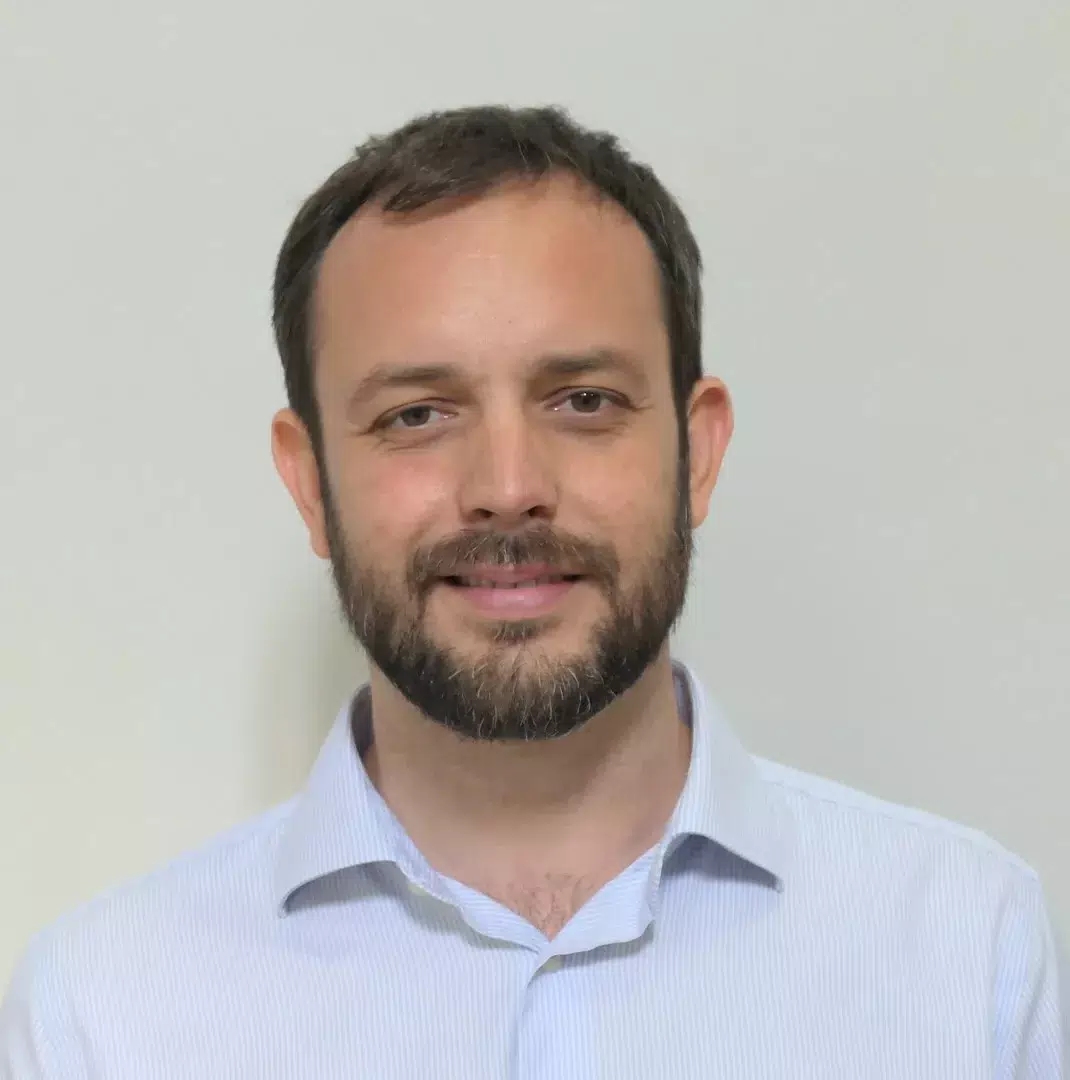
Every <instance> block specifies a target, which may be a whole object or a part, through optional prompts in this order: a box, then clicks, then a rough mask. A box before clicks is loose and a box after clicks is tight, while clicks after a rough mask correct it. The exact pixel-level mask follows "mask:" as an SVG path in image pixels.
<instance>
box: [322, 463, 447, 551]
mask: <svg viewBox="0 0 1070 1080" xmlns="http://www.w3.org/2000/svg"><path fill="white" fill-rule="evenodd" d="M338 486H339V487H341V488H342V490H343V491H344V495H341V494H339V495H337V496H336V498H337V499H338V500H339V501H340V502H342V503H343V504H344V510H341V516H342V519H343V521H344V522H345V525H346V533H347V535H348V536H350V537H352V538H353V539H354V541H356V542H357V543H359V544H360V545H361V547H362V548H363V550H366V551H372V552H376V553H379V554H381V556H382V558H383V559H384V561H397V560H398V559H399V558H403V557H404V556H406V555H407V554H408V553H409V552H410V551H411V549H412V548H413V547H414V546H415V545H417V544H418V543H420V541H421V538H422V537H423V536H424V535H425V534H426V533H427V531H428V527H429V524H430V523H431V522H432V521H434V520H436V518H437V517H438V516H439V514H440V512H441V510H440V508H441V506H442V504H443V503H444V502H445V501H446V500H447V499H448V493H449V487H448V485H447V484H446V483H445V481H444V478H443V476H442V472H441V469H435V468H433V467H431V465H430V463H426V462H420V461H418V460H416V458H415V457H409V458H407V459H405V460H401V457H400V456H397V457H395V458H394V459H393V460H389V459H388V460H376V461H365V462H361V463H360V465H359V466H356V465H355V466H353V467H352V468H350V469H347V470H344V473H343V476H342V478H341V481H340V484H339V485H338Z"/></svg>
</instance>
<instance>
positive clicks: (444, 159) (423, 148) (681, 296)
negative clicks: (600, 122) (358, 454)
mask: <svg viewBox="0 0 1070 1080" xmlns="http://www.w3.org/2000/svg"><path fill="white" fill-rule="evenodd" d="M552 171H564V172H569V173H572V174H573V175H575V176H577V177H579V178H580V179H581V180H583V181H584V182H586V183H587V184H588V185H589V186H590V187H591V188H592V189H593V190H594V191H596V192H598V193H600V194H601V195H603V196H605V197H608V198H610V199H612V200H614V201H615V202H617V203H618V204H619V205H620V206H622V207H623V208H624V209H625V210H626V211H627V212H628V213H629V214H630V215H631V216H632V218H633V219H634V220H635V221H636V222H637V224H638V225H639V226H640V227H641V228H642V230H643V232H644V233H645V234H646V237H647V240H648V241H649V243H650V246H651V248H652V249H653V252H654V255H655V257H656V259H657V262H658V267H659V269H660V273H661V282H662V294H663V303H664V306H665V318H666V324H667V330H668V336H669V345H670V350H671V357H672V361H671V363H672V371H671V377H672V386H673V396H674V400H675V402H676V410H677V417H678V421H679V427H680V433H681V449H682V452H683V454H684V455H686V453H687V441H686V433H687V426H686V416H685V405H686V402H687V399H688V397H689V395H690V393H691V390H692V388H693V387H694V385H695V383H696V382H697V381H698V379H699V378H701V376H702V347H701V346H702V325H701V323H702V285H701V272H702V258H701V255H700V252H699V247H698V243H697V241H696V240H695V237H694V234H693V233H692V231H691V227H690V225H689V224H688V221H687V218H686V217H685V215H684V212H683V210H681V208H680V206H679V204H678V203H677V202H676V200H675V199H674V198H673V196H672V195H671V194H670V193H669V192H668V191H667V190H666V189H665V187H664V186H663V185H662V183H661V182H660V181H659V180H658V178H657V177H656V176H655V175H654V172H653V170H651V169H650V168H649V167H648V166H646V165H643V164H641V163H639V162H636V161H634V160H633V159H632V158H631V157H630V156H629V154H628V153H627V152H626V151H625V150H624V149H623V148H622V147H621V145H620V143H619V141H618V139H617V138H616V137H615V136H614V135H611V134H609V133H607V132H601V131H590V130H587V129H585V128H583V127H581V126H579V125H578V124H577V123H576V122H575V121H574V120H572V118H571V117H570V116H569V115H568V114H567V113H566V112H565V111H564V110H563V109H560V108H551V107H544V108H525V109H517V108H509V107H506V106H502V105H487V106H475V107H469V108H462V109H453V110H449V111H442V112H433V113H428V114H427V115H424V116H420V117H417V118H416V119H414V120H412V121H410V122H409V123H407V124H405V125H404V126H403V127H401V128H398V129H397V130H396V131H393V132H391V133H390V134H388V135H382V136H375V137H373V138H370V139H368V140H367V141H366V142H364V143H363V144H361V145H360V146H358V147H357V148H356V150H355V152H354V154H353V156H352V157H351V158H350V159H349V160H348V161H347V162H346V163H345V164H344V165H342V166H341V167H340V168H338V169H337V170H335V172H334V173H332V174H331V176H330V177H328V179H327V180H326V182H325V183H324V184H323V185H322V186H321V187H320V188H319V189H318V190H317V191H315V192H313V194H312V195H310V196H309V197H308V199H307V200H306V201H305V203H304V204H303V205H302V206H301V209H300V210H299V211H298V213H297V216H296V217H295V218H294V221H293V223H292V224H291V226H290V228H289V231H288V232H287V234H286V238H285V240H284V241H283V244H282V248H281V250H280V252H279V257H278V262H277V264H276V268H275V281H274V291H273V316H272V322H273V325H274V329H275V340H276V343H277V345H278V349H279V355H280V357H281V359H282V367H283V373H284V376H285V380H286V394H287V397H288V399H289V403H290V407H291V408H292V409H293V410H294V412H295V413H297V415H298V416H299V417H300V419H301V421H302V423H303V424H304V425H305V427H306V428H307V429H308V431H309V435H310V437H311V439H312V443H313V446H314V447H315V449H316V453H317V456H319V455H320V452H321V450H322V431H321V427H320V416H319V409H318V406H317V403H316V394H315V379H314V352H315V347H314V334H313V329H314V327H313V325H312V324H313V310H314V305H313V299H314V293H315V287H316V279H317V276H318V273H319V267H320V264H321V261H322V258H323V255H324V252H325V251H326V250H327V247H328V246H329V245H330V243H331V241H332V240H333V239H334V237H335V236H336V235H337V234H338V232H339V230H340V229H341V228H342V227H343V226H344V225H345V224H346V222H347V221H349V219H350V218H352V217H353V215H354V214H356V213H357V211H358V210H359V209H360V208H361V207H362V206H364V205H366V204H368V203H370V202H372V201H377V202H378V203H379V205H380V207H381V209H382V210H383V211H384V212H385V213H396V214H404V213H407V212H410V211H414V210H417V209H420V208H421V207H424V206H428V205H430V204H431V203H435V202H439V201H444V200H449V199H455V198H461V197H465V196H478V195H480V194H482V193H484V192H487V191H489V190H491V189H492V188H494V187H495V186H496V185H498V184H501V183H503V182H504V181H506V180H510V179H515V178H530V179H531V180H532V181H535V180H538V179H539V178H541V177H543V176H545V175H546V174H547V173H550V172H552Z"/></svg>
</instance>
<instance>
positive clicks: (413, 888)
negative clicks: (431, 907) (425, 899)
mask: <svg viewBox="0 0 1070 1080" xmlns="http://www.w3.org/2000/svg"><path fill="white" fill-rule="evenodd" d="M408 886H409V892H411V893H412V895H413V896H426V895H427V890H426V889H425V888H423V887H422V886H420V885H417V884H416V882H415V881H410V882H408Z"/></svg>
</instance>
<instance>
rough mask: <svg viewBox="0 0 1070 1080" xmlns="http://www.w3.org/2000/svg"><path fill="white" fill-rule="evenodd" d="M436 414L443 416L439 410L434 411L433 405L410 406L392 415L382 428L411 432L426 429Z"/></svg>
mask: <svg viewBox="0 0 1070 1080" xmlns="http://www.w3.org/2000/svg"><path fill="white" fill-rule="evenodd" d="M436 414H437V415H438V416H443V415H444V414H443V412H442V410H441V409H436V408H435V407H434V406H433V405H410V406H409V407H408V408H406V409H402V410H401V411H400V412H396V413H394V415H393V416H392V417H391V418H390V420H389V421H388V422H387V423H386V424H385V425H384V426H385V427H386V428H387V429H388V430H391V431H412V430H414V429H418V428H425V427H428V426H429V425H430V424H431V423H432V420H433V418H434V416H435V415H436Z"/></svg>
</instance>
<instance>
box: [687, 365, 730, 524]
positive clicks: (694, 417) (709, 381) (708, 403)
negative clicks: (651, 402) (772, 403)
mask: <svg viewBox="0 0 1070 1080" xmlns="http://www.w3.org/2000/svg"><path fill="white" fill-rule="evenodd" d="M733 425H734V420H733V416H732V398H731V396H730V395H729V393H728V387H727V386H725V384H724V383H723V382H721V380H720V379H714V378H704V379H700V380H699V381H698V382H697V383H696V384H695V388H694V390H692V391H691V397H690V400H689V402H688V407H687V431H688V436H689V438H690V454H691V469H690V493H691V524H692V527H693V528H697V527H698V526H699V525H701V524H702V523H703V521H705V520H706V515H707V514H708V513H709V509H710V497H711V496H712V495H713V489H714V487H715V486H716V484H717V477H718V475H719V474H720V471H721V462H723V461H724V455H725V451H726V450H727V449H728V443H729V440H730V439H731V438H732V429H733Z"/></svg>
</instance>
